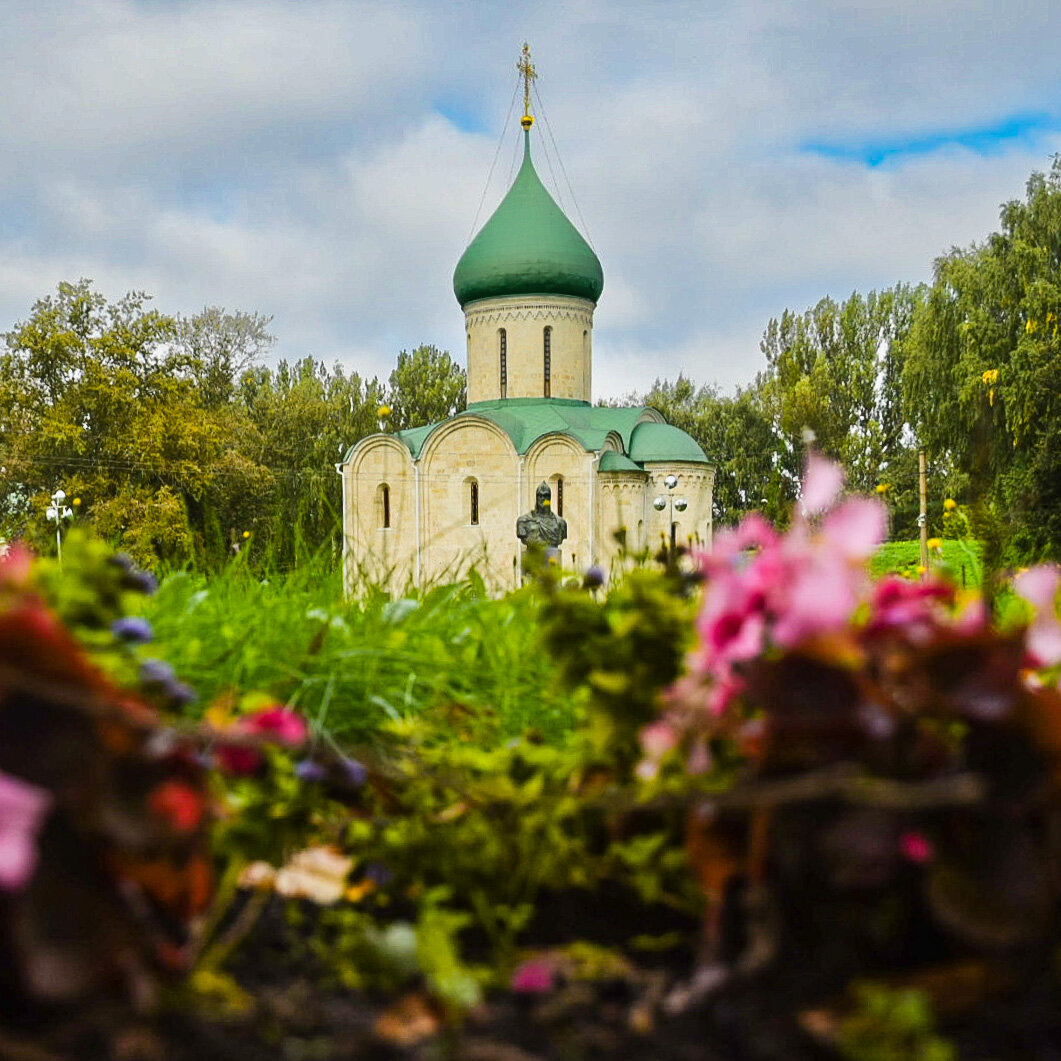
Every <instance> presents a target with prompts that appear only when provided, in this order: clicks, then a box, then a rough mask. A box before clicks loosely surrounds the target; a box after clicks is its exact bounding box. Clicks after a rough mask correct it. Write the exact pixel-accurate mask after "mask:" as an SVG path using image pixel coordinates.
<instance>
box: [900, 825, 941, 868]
mask: <svg viewBox="0 0 1061 1061" xmlns="http://www.w3.org/2000/svg"><path fill="white" fill-rule="evenodd" d="M899 852H900V853H901V854H902V856H903V858H905V859H906V860H907V861H909V862H913V863H915V864H916V865H923V864H924V863H925V862H927V861H928V860H929V859H930V858H931V857H932V855H933V854H934V852H933V850H932V844H931V843H930V842H929V840H928V838H927V837H926V836H925V834H924V833H919V832H914V831H911V832H908V833H903V835H902V836H900V837H899Z"/></svg>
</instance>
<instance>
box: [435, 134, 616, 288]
mask: <svg viewBox="0 0 1061 1061" xmlns="http://www.w3.org/2000/svg"><path fill="white" fill-rule="evenodd" d="M603 290H604V271H603V270H602V269H601V264H600V260H599V259H598V258H597V255H596V254H594V253H593V248H592V247H590V245H589V244H588V243H587V242H586V241H585V240H584V239H583V238H582V236H581V235H580V234H579V231H578V229H576V228H575V226H574V225H572V224H571V222H570V221H568V219H567V217H566V216H565V215H564V212H563V210H561V209H560V207H559V206H557V205H556V202H555V201H554V200H553V197H552V196H551V195H550V194H549V193H548V191H546V189H545V185H543V184H542V182H541V179H540V178H539V177H538V174H537V173H536V172H535V170H534V164H533V163H532V162H531V154H530V131H529V129H524V133H523V165H522V166H520V169H519V173H517V174H516V179H515V180H514V181H513V182H512V187H511V188H509V190H508V194H507V195H506V196H505V197H504V199H502V200H501V204H500V205H499V206H498V208H497V209H496V210H495V211H494V212H493V214H492V215H491V217H490V219H489V221H487V222H486V224H485V225H483V227H482V228H481V229H480V230H479V234H478V235H477V236H476V237H475V239H473V240H472V241H471V243H470V244H468V248H467V250H465V252H464V253H463V254H462V255H461V259H460V261H459V262H457V268H456V270H455V271H454V273H453V292H454V294H455V295H456V296H457V301H458V302H459V303H460V304H461V306H465V305H467V304H468V303H469V302H474V301H476V300H477V299H482V298H501V297H504V296H506V295H573V296H575V297H576V298H584V299H588V300H589V301H590V302H596V301H597V300H598V299H599V298H600V294H601V291H603Z"/></svg>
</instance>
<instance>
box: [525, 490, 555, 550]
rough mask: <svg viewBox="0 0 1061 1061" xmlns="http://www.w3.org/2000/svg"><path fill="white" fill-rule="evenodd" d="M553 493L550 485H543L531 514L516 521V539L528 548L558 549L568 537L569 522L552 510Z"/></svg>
mask: <svg viewBox="0 0 1061 1061" xmlns="http://www.w3.org/2000/svg"><path fill="white" fill-rule="evenodd" d="M552 497H553V492H552V491H551V490H550V489H549V484H548V483H544V482H543V483H541V484H540V485H539V486H538V490H537V492H536V494H535V505H534V509H533V511H531V512H527V513H526V514H525V515H522V516H520V517H519V519H517V520H516V537H517V538H519V540H520V541H521V542H523V544H524V545H526V546H528V547H537V548H540V549H558V548H559V547H560V543H561V542H562V541H563V540H564V539H565V538H566V537H567V520H566V519H561V518H560V517H559V516H558V515H556V513H555V512H553V510H552Z"/></svg>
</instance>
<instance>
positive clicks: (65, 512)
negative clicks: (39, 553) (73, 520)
mask: <svg viewBox="0 0 1061 1061" xmlns="http://www.w3.org/2000/svg"><path fill="white" fill-rule="evenodd" d="M73 514H74V510H73V509H72V508H70V507H69V506H68V505H67V504H66V491H65V490H56V491H55V493H54V494H52V503H51V504H50V505H49V506H48V510H47V512H46V513H45V515H46V516H47V517H48V519H54V520H55V552H56V554H57V555H58V557H59V566H60V567H61V566H62V563H63V534H62V530H63V520H64V519H70V517H71V516H73Z"/></svg>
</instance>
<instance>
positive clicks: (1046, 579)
mask: <svg viewBox="0 0 1061 1061" xmlns="http://www.w3.org/2000/svg"><path fill="white" fill-rule="evenodd" d="M1059 583H1061V572H1059V571H1058V569H1057V568H1056V567H1055V566H1054V565H1053V564H1039V565H1038V567H1030V568H1028V570H1027V571H1024V572H1022V573H1021V574H1019V575H1018V576H1017V577H1016V578H1015V579H1014V580H1013V589H1014V591H1015V592H1016V593H1017V595H1018V596H1020V597H1023V598H1024V599H1025V600H1026V601H1028V602H1029V603H1031V604H1034V605H1035V607H1036V608H1038V609H1039V610H1040V611H1048V612H1050V614H1051V615H1052V614H1053V611H1054V598H1055V597H1056V596H1057V587H1058V584H1059Z"/></svg>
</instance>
